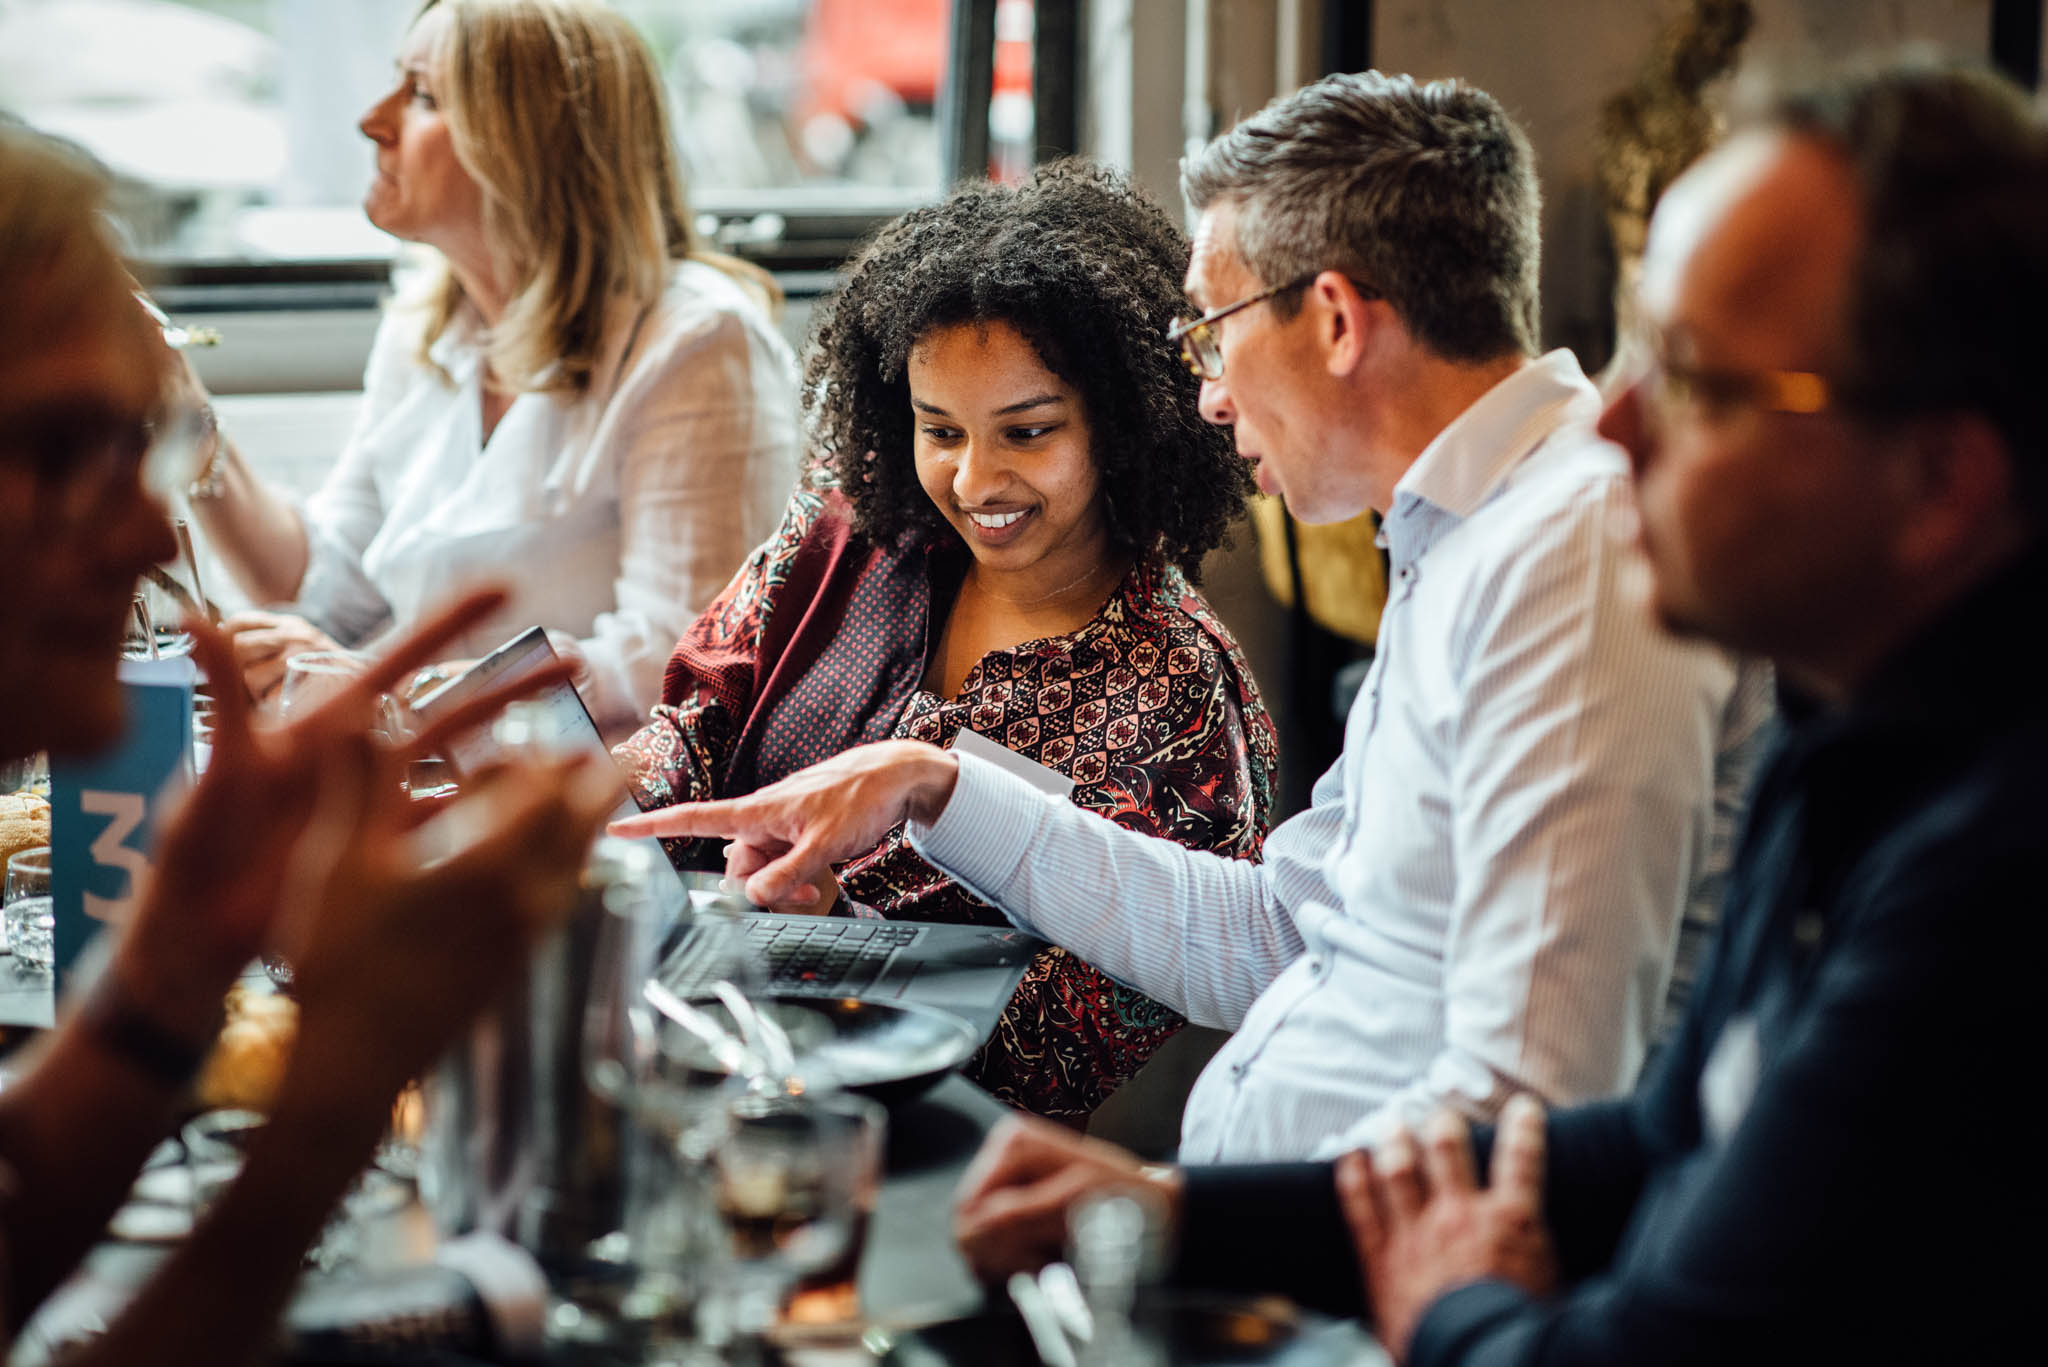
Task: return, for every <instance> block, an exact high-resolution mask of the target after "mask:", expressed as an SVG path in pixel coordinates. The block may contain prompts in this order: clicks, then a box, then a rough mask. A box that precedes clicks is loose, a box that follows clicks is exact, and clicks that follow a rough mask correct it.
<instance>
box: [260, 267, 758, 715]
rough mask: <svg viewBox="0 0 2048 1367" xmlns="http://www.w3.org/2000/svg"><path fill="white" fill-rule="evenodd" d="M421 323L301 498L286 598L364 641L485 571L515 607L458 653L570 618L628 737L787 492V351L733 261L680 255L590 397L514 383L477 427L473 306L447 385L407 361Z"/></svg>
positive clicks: (597, 688)
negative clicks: (516, 391) (724, 264)
mask: <svg viewBox="0 0 2048 1367" xmlns="http://www.w3.org/2000/svg"><path fill="white" fill-rule="evenodd" d="M636 323H637V327H636ZM420 326H421V322H420V318H419V315H418V313H417V312H415V311H411V310H406V309H402V308H395V309H393V310H392V311H391V312H390V313H389V314H387V316H386V317H385V320H384V322H383V324H382V325H381V326H380V327H379V329H378V332H377V338H376V341H375V343H374V344H373V345H372V347H371V350H370V360H369V365H368V367H367V369H366V371H365V374H364V380H363V402H362V408H361V410H360V412H359V413H358V415H357V418H356V425H355V430H354V432H353V434H352V435H351V436H350V438H349V442H348V445H347V447H346V448H345V449H344V450H343V452H342V455H341V458H340V460H339V461H338V462H337V463H336V465H335V467H334V469H333V470H332V471H331V472H330V473H329V475H328V477H327V480H326V482H325V483H324V484H323V485H322V486H321V487H320V490H319V491H318V492H317V493H316V494H314V496H313V497H312V498H311V499H310V500H309V501H308V502H307V504H306V506H305V508H304V511H303V516H304V518H305V523H306V531H307V540H308V542H309V545H310V551H311V558H310V560H309V562H308V565H307V568H306V575H305V578H304V579H303V580H302V581H301V583H300V587H299V598H298V603H297V610H298V611H300V612H301V613H303V614H304V615H305V616H307V617H308V618H309V619H310V620H312V621H313V622H314V623H316V624H317V625H319V626H320V627H321V628H323V629H324V630H326V631H327V632H328V633H329V634H330V635H332V636H333V637H334V638H335V639H336V640H338V641H340V642H342V643H343V644H345V645H358V644H362V643H364V642H366V641H368V640H370V639H372V638H374V637H375V636H378V635H380V634H382V633H383V632H385V631H388V630H391V629H393V628H394V627H397V626H402V625H408V624H410V623H411V622H412V621H413V620H415V619H416V618H417V617H418V616H420V614H421V613H422V611H423V610H424V609H426V608H428V607H430V606H432V605H433V604H435V603H436V602H438V601H440V600H442V599H444V598H446V597H447V596H448V594H449V593H450V592H451V591H453V590H454V589H456V588H458V587H460V586H462V585H464V584H466V583H469V582H471V581H475V580H480V579H485V578H491V579H496V580H498V581H501V582H504V583H506V584H507V585H509V587H510V588H511V591H512V597H511V599H510V601H509V602H508V603H507V604H506V606H505V607H504V609H503V610H502V611H500V612H499V613H497V614H496V615H495V616H493V617H492V618H491V619H490V620H488V621H486V622H484V623H482V624H480V625H479V626H477V627H476V628H475V629H473V630H472V631H471V632H469V633H468V635H467V636H466V637H464V638H463V639H462V640H460V641H457V642H456V643H454V644H453V645H452V646H451V647H450V649H449V654H450V655H451V656H472V655H481V654H483V653H485V652H487V651H488V650H490V649H491V648H492V647H493V646H496V645H498V644H500V643H502V642H503V641H505V640H506V639H508V638H509V637H511V636H513V635H515V634H517V633H518V632H520V631H523V630H525V629H526V628H528V627H530V626H535V625H538V626H543V627H547V628H549V629H550V630H553V631H557V632H565V633H567V634H569V635H571V636H574V637H576V638H577V641H578V644H579V646H580V647H581V649H582V651H583V655H584V658H585V660H586V662H587V664H588V667H589V677H588V680H587V683H586V684H585V685H584V686H582V692H583V696H584V700H585V701H586V702H587V703H588V704H589V705H590V709H591V711H592V713H593V714H595V716H596V718H597V722H598V725H599V726H601V727H603V728H604V729H605V731H606V733H607V735H612V734H615V733H616V734H620V735H623V734H625V733H628V732H630V731H631V730H632V729H633V728H634V727H635V726H636V725H637V724H638V722H639V720H640V719H641V718H642V717H644V716H645V715H646V713H647V711H648V709H649V708H650V707H652V706H653V704H654V703H655V702H656V701H657V700H658V699H659V696H660V693H661V675H662V669H663V666H664V664H665V663H666V661H667V659H668V656H669V652H670V650H671V648H672V647H673V646H674V644H675V642H676V639H677V638H678V637H679V636H680V635H681V633H682V629H683V627H684V626H685V625H686V624H687V623H689V622H690V621H692V620H694V619H695V617H696V616H697V614H698V612H699V611H700V610H701V609H702V608H703V607H704V606H705V605H706V604H707V603H709V602H710V601H711V599H712V597H713V595H714V594H716V593H717V592H718V590H719V589H721V588H722V587H724V585H725V583H726V581H727V580H728V579H730V578H731V577H732V574H733V571H734V570H736V569H738V568H739V565H740V562H741V561H743V560H744V559H745V558H746V555H747V552H748V551H750V550H752V549H753V547H754V546H756V545H758V544H759V543H760V542H761V541H763V540H765V539H766V538H767V536H768V534H769V533H770V532H772V531H774V529H775V526H776V524H777V521H778V520H779V518H780V516H781V513H782V509H783V506H784V504H785V503H786V502H787V501H788V498H789V493H790V489H791V487H792V486H793V484H794V483H795V479H796V468H797V399H796V365H795V358H794V357H793V356H792V355H791V353H790V349H789V346H788V344H787V343H785V342H784V341H783V340H782V337H781V336H780V334H778V333H777V332H776V331H775V328H774V325H773V324H772V323H771V322H770V321H769V319H768V317H767V315H766V314H765V313H764V312H763V311H762V310H761V309H760V308H759V307H758V306H756V305H755V304H754V303H753V301H752V300H751V299H750V298H748V297H747V295H746V294H745V292H744V291H743V290H741V289H740V287H739V286H738V285H736V284H735V283H734V282H733V281H732V280H730V279H729V278H728V277H726V276H725V275H724V274H722V273H721V272H719V271H718V270H716V269H714V268H712V267H710V266H706V265H703V264H701V263H698V262H683V263H679V264H678V265H677V267H676V269H675V273H674V276H673V277H672V280H671V284H670V286H669V289H668V291H667V292H666V293H665V294H664V295H663V297H662V298H661V299H660V300H659V301H658V302H657V303H656V304H655V305H654V306H653V308H652V309H651V310H650V311H648V312H647V313H646V315H645V317H644V320H643V319H636V318H634V317H632V316H625V317H621V318H619V319H615V320H613V323H612V325H611V328H610V334H611V335H610V336H609V337H608V338H607V343H606V347H605V350H604V353H603V355H602V357H601V358H600V363H599V365H598V367H597V370H596V372H595V377H594V379H593V381H592V383H591V386H590V388H589V390H588V391H586V393H585V394H584V395H583V396H582V397H581V398H559V397H555V396H551V395H544V394H520V395H518V396H517V397H516V398H514V399H513V401H512V403H511V406H510V407H509V408H508V409H507V410H506V412H505V415H504V417H503V418H502V419H500V421H499V423H498V426H497V428H496V429H495V430H494V431H493V432H492V433H491V437H490V440H489V441H488V442H485V441H484V440H483V439H482V428H483V417H482V404H483V399H482V391H481V378H482V373H483V354H482V350H481V341H482V325H481V323H480V321H479V320H477V319H476V318H474V316H471V317H470V318H468V319H467V320H458V321H457V322H456V323H454V324H452V325H451V326H450V327H449V328H448V329H447V330H446V331H445V332H444V333H443V334H442V336H441V337H440V338H439V339H438V340H437V341H436V342H435V344H434V346H433V348H432V352H431V354H432V356H433V358H434V360H435V361H436V362H437V363H438V364H439V365H440V366H441V367H442V369H444V370H446V371H447V372H448V376H449V381H452V383H450V382H449V381H444V380H442V379H441V377H439V376H437V375H435V374H434V373H433V372H432V371H431V370H429V369H428V368H426V367H425V366H422V365H421V364H419V362H418V360H417V359H416V357H415V354H414V353H415V351H416V349H417V343H418V339H419V335H420V333H419V329H420ZM622 371H623V373H621V372H622Z"/></svg>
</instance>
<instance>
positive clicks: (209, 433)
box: [185, 403, 227, 499]
mask: <svg viewBox="0 0 2048 1367" xmlns="http://www.w3.org/2000/svg"><path fill="white" fill-rule="evenodd" d="M198 417H199V440H200V441H202V442H211V443H213V447H212V449H211V450H209V451H208V452H207V453H206V465H205V466H204V467H203V468H202V469H201V470H200V471H199V474H198V475H197V476H196V477H195V478H194V479H193V481H192V482H191V483H190V484H188V485H186V486H185V497H186V498H189V499H206V498H219V497H220V496H221V494H222V493H224V492H226V486H225V485H224V484H223V483H222V481H221V460H220V458H221V452H222V451H223V450H225V449H226V447H227V443H226V442H224V441H222V440H221V438H220V419H219V418H218V417H216V416H215V414H214V411H213V405H212V404H210V403H209V404H203V405H201V407H200V409H199V413H198Z"/></svg>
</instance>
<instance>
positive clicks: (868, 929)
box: [662, 917, 925, 997]
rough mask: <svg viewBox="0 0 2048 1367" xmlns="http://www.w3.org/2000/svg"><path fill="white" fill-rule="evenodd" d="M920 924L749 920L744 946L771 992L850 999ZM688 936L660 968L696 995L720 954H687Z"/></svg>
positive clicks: (918, 931) (878, 973)
mask: <svg viewBox="0 0 2048 1367" xmlns="http://www.w3.org/2000/svg"><path fill="white" fill-rule="evenodd" d="M924 929H925V928H924V927H923V926H906V925H898V924H892V923H890V922H887V921H871V920H855V919H850V918H843V917H820V918H818V919H817V920H815V921H812V920H801V921H783V920H771V919H768V918H766V917H763V918H759V919H754V920H749V921H748V922H747V925H746V930H745V936H746V944H747V948H748V949H749V950H750V951H751V952H752V953H753V954H754V956H755V957H756V958H757V959H759V960H760V962H761V963H762V965H763V967H764V969H765V971H766V974H767V979H768V981H767V987H766V990H767V991H769V992H771V993H784V994H801V995H809V996H821V997H847V996H854V995H857V994H858V993H861V992H863V991H865V990H867V989H868V988H869V987H871V986H873V985H874V982H875V979H877V978H879V977H881V976H882V972H883V970H885V969H886V968H888V966H889V961H890V960H891V959H892V958H894V957H895V955H896V952H897V951H898V950H900V949H902V948H904V947H905V946H907V945H911V944H914V943H916V941H917V939H918V937H919V936H921V935H922V934H924ZM697 938H698V937H696V936H694V935H692V936H690V937H689V938H687V939H685V941H684V942H683V946H682V948H681V949H680V950H679V951H678V952H677V954H676V956H675V957H674V958H673V959H672V960H670V962H669V963H668V964H666V965H664V967H663V971H662V977H663V978H664V979H665V980H667V982H668V984H669V986H670V987H672V988H674V989H675V990H676V991H678V992H683V993H688V992H691V991H701V990H703V989H705V988H708V987H710V986H711V984H712V982H713V981H715V980H716V975H717V971H718V964H717V960H718V959H719V957H720V956H719V955H717V954H716V953H712V954H700V955H692V953H691V950H692V948H693V947H694V946H693V945H692V943H691V941H693V940H696V939H697Z"/></svg>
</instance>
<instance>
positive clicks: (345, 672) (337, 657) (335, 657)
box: [277, 650, 369, 721]
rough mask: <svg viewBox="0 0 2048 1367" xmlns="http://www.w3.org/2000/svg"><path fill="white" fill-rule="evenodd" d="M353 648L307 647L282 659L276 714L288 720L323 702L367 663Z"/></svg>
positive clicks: (342, 687) (348, 681) (345, 685)
mask: <svg viewBox="0 0 2048 1367" xmlns="http://www.w3.org/2000/svg"><path fill="white" fill-rule="evenodd" d="M368 663H369V662H368V660H367V658H366V657H364V656H362V655H359V654H357V653H356V652H355V651H353V650H307V651H301V652H300V653H299V654H297V655H294V656H292V657H291V659H289V660H287V661H285V666H284V687H283V688H282V689H281V690H280V691H279V693H278V697H277V718H278V720H279V721H290V720H291V719H292V718H293V717H298V716H304V715H305V714H306V713H308V712H310V711H312V710H313V709H314V708H316V707H318V706H319V705H320V704H321V703H324V702H326V701H327V700H328V699H329V698H331V697H333V696H334V695H335V694H337V693H339V692H341V690H342V689H344V688H346V687H348V685H349V683H350V682H351V681H352V680H353V679H355V678H356V676H357V675H359V674H361V673H362V672H363V670H364V669H365V668H367V667H368Z"/></svg>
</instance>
